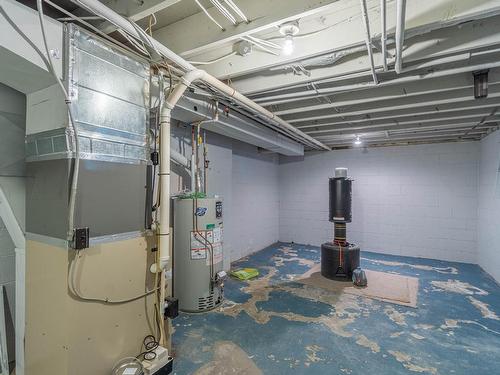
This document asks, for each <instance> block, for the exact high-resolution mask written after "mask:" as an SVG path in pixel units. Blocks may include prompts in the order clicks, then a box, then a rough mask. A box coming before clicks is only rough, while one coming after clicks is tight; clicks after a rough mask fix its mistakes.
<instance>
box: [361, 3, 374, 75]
mask: <svg viewBox="0 0 500 375" xmlns="http://www.w3.org/2000/svg"><path fill="white" fill-rule="evenodd" d="M360 1H361V14H362V16H363V23H364V25H365V43H366V49H367V50H368V58H369V59H370V69H371V72H372V77H373V82H374V83H375V84H377V83H378V79H377V73H376V72H375V62H374V61H373V51H372V38H371V36H370V21H369V20H368V11H367V10H366V0H360Z"/></svg>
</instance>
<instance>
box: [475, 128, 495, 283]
mask: <svg viewBox="0 0 500 375" xmlns="http://www.w3.org/2000/svg"><path fill="white" fill-rule="evenodd" d="M480 160H481V164H480V171H479V208H478V216H479V220H478V258H479V265H480V266H481V267H483V268H484V269H485V270H486V271H487V272H488V273H489V274H490V275H492V276H493V277H494V278H495V279H496V280H497V281H498V282H499V283H500V131H496V132H494V133H492V134H490V135H489V136H487V137H486V138H484V139H483V140H482V141H481V150H480Z"/></svg>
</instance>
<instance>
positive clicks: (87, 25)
mask: <svg viewBox="0 0 500 375" xmlns="http://www.w3.org/2000/svg"><path fill="white" fill-rule="evenodd" d="M43 1H44V2H45V3H47V4H48V5H50V6H51V7H53V8H54V9H57V10H58V11H60V12H61V13H64V14H66V15H67V16H68V17H69V18H71V19H73V20H75V21H77V22H80V23H81V24H82V25H84V26H86V27H88V28H89V29H91V30H92V31H94V32H95V33H96V34H98V35H100V36H102V37H103V38H105V39H107V40H108V41H110V42H112V43H114V44H117V45H119V46H120V47H122V48H123V49H125V50H127V51H129V52H130V53H132V54H134V55H137V52H136V51H134V50H133V49H131V48H130V47H128V46H127V45H125V44H123V43H121V42H119V41H118V40H116V39H114V38H111V37H110V36H109V35H108V34H106V33H103V32H102V31H101V30H99V29H98V28H97V27H95V26H94V25H92V24H91V23H89V22H87V21H85V19H83V18H82V17H78V16H75V15H74V14H73V13H71V12H68V11H67V10H66V9H64V8H62V7H60V6H59V5H57V4H55V3H53V2H52V1H50V0H43ZM97 18H99V19H102V17H97ZM138 56H140V57H141V58H143V56H142V55H138Z"/></svg>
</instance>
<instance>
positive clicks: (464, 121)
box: [307, 113, 500, 137]
mask: <svg viewBox="0 0 500 375" xmlns="http://www.w3.org/2000/svg"><path fill="white" fill-rule="evenodd" d="M488 115H489V113H484V114H483V115H482V116H466V117H460V118H458V119H456V120H440V121H433V120H434V119H430V120H431V121H428V122H423V121H404V122H392V123H384V124H379V125H365V126H356V125H355V126H350V125H349V124H342V125H341V126H336V127H332V128H330V129H321V130H310V131H307V134H310V135H312V136H314V137H321V136H322V135H335V134H346V133H349V134H352V133H353V132H355V133H361V132H365V131H375V130H379V131H385V130H387V131H392V130H399V129H423V128H426V129H434V128H441V127H450V128H452V127H462V126H472V125H474V124H477V123H479V122H480V121H481V120H482V119H483V118H484V116H488ZM499 121H500V117H499V116H494V117H492V118H490V119H489V120H488V121H487V122H485V124H498V122H499Z"/></svg>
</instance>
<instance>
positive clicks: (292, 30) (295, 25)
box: [279, 21, 300, 56]
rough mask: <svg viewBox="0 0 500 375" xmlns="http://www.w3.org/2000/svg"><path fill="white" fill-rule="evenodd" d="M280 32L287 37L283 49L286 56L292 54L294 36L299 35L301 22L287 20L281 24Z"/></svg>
mask: <svg viewBox="0 0 500 375" xmlns="http://www.w3.org/2000/svg"><path fill="white" fill-rule="evenodd" d="M279 30H280V34H281V35H283V36H284V37H285V41H284V42H283V47H282V51H283V54H284V55H285V56H290V55H291V54H292V53H293V50H294V43H293V37H294V35H297V34H298V33H299V31H300V29H299V22H298V21H292V22H286V23H284V24H282V25H280V29H279Z"/></svg>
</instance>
